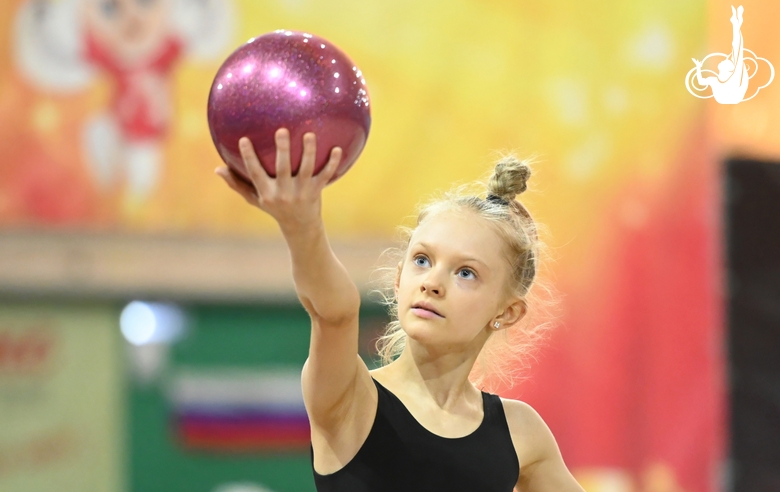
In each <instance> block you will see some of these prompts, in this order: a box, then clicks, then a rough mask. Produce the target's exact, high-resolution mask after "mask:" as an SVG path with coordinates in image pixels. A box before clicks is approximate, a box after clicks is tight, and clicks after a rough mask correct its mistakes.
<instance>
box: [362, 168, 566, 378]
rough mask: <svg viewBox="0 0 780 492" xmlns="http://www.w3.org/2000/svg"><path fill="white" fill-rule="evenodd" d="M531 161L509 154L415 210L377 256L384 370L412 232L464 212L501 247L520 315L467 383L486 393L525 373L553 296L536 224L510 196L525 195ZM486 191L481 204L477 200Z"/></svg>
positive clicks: (399, 346) (393, 343)
mask: <svg viewBox="0 0 780 492" xmlns="http://www.w3.org/2000/svg"><path fill="white" fill-rule="evenodd" d="M533 163H534V159H533V158H531V159H526V160H519V159H517V157H515V156H514V155H512V154H509V155H505V156H503V157H501V158H500V159H499V160H498V161H497V163H496V164H495V168H494V169H493V172H492V174H491V176H490V178H489V179H488V180H487V183H485V182H484V181H477V182H475V183H471V184H467V185H461V186H458V187H455V188H454V189H452V190H450V191H447V192H445V193H444V194H443V195H441V196H439V197H437V198H434V199H433V200H432V201H430V202H428V203H426V204H424V205H422V206H421V207H420V208H419V209H418V215H417V221H416V225H415V227H414V228H409V227H403V226H402V227H400V228H399V232H400V238H399V241H400V242H399V245H398V246H397V247H395V248H390V249H388V250H386V251H385V252H384V253H383V257H384V258H386V259H387V260H388V265H387V266H384V267H380V268H378V269H377V270H376V272H375V273H377V274H378V277H377V282H378V283H379V288H378V289H377V290H375V291H374V292H377V293H379V294H380V296H381V297H380V302H381V303H382V304H384V305H385V307H386V308H387V310H388V314H389V315H390V318H391V321H390V322H389V323H388V325H387V326H386V328H385V330H384V334H383V335H382V336H381V337H379V339H378V340H377V343H376V347H377V352H378V354H379V357H380V361H381V363H382V364H389V363H390V362H392V361H393V360H395V358H396V357H398V356H399V355H400V354H401V352H402V351H403V349H404V347H405V346H406V333H405V332H404V331H403V329H402V328H401V323H400V321H399V320H398V300H397V299H396V296H395V289H394V283H395V279H396V276H397V274H398V268H399V267H398V264H399V262H401V261H403V258H404V257H405V255H406V250H407V248H408V246H409V241H410V239H411V236H412V234H413V233H414V230H415V229H416V228H417V227H418V226H419V225H420V224H422V223H423V222H424V221H425V220H426V219H428V218H429V217H432V216H434V215H436V214H439V213H441V212H444V211H468V212H472V213H474V214H476V215H477V216H478V217H481V218H483V219H485V220H487V221H489V223H490V224H492V225H493V226H494V227H495V229H496V231H497V232H498V234H499V236H500V237H501V238H502V239H503V241H504V244H505V246H506V249H505V251H506V253H507V255H506V259H507V261H508V264H509V266H510V267H511V270H512V274H511V275H510V277H509V282H508V284H509V285H507V294H509V295H516V296H519V297H521V298H523V299H524V300H525V302H526V304H527V312H526V315H525V316H524V317H523V318H522V319H521V320H520V321H519V322H518V323H516V324H515V325H513V326H510V327H506V328H504V329H502V330H498V331H495V332H493V333H492V334H491V336H490V338H489V339H488V341H487V342H486V343H485V345H484V346H483V348H482V351H481V352H480V354H479V356H478V358H477V361H476V362H475V364H474V368H473V369H472V371H471V374H470V376H469V379H470V380H471V381H472V382H473V383H474V384H475V385H476V386H478V387H480V388H482V389H485V390H487V391H490V390H492V389H494V388H497V387H499V386H501V385H503V386H511V385H512V384H513V383H514V382H515V381H516V380H517V379H518V378H520V377H522V376H523V373H524V372H525V370H526V369H527V368H528V366H529V364H530V362H531V360H532V359H533V356H534V355H535V352H536V350H537V348H538V347H539V344H540V341H541V340H543V339H544V338H545V336H546V335H547V333H548V332H549V331H550V329H551V328H552V327H553V326H554V323H555V309H556V307H557V305H558V299H559V296H558V294H557V293H556V292H555V290H554V289H553V288H552V286H551V284H548V283H546V281H544V280H540V279H539V276H540V275H539V271H540V267H541V266H542V265H543V264H545V263H546V262H544V263H543V262H540V258H542V257H545V258H546V257H547V252H548V249H547V247H546V244H545V243H544V242H543V241H541V240H540V238H539V232H540V224H538V223H536V222H535V221H534V219H533V218H532V217H531V214H530V213H529V212H528V210H526V208H525V207H524V206H523V205H522V204H521V203H520V202H519V201H517V200H516V199H515V196H516V195H518V194H520V193H523V192H524V191H526V189H527V181H528V179H529V178H530V176H531V167H530V165H531V164H533ZM485 188H487V196H486V198H484V199H483V198H479V197H478V196H477V195H478V194H480V192H482V191H484V190H485Z"/></svg>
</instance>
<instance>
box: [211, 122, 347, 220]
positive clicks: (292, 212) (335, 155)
mask: <svg viewBox="0 0 780 492" xmlns="http://www.w3.org/2000/svg"><path fill="white" fill-rule="evenodd" d="M274 138H275V141H276V178H272V177H270V176H269V175H268V173H266V171H265V169H264V168H263V166H262V165H261V164H260V161H259V159H258V158H257V154H255V150H254V148H253V147H252V142H251V141H250V140H249V139H248V138H246V137H242V138H241V139H240V140H239V141H238V147H239V150H240V151H241V157H242V158H243V160H244V166H246V170H247V173H248V174H249V177H250V178H251V179H252V184H251V185H250V184H248V183H246V182H245V181H244V180H242V179H240V178H239V177H238V176H237V175H236V174H235V173H234V172H233V171H232V170H231V169H229V168H228V167H226V166H223V167H219V168H217V169H216V170H215V173H216V174H218V175H219V176H220V177H221V178H222V179H224V180H225V182H226V183H227V184H228V186H230V188H232V189H233V190H234V191H236V192H237V193H238V194H239V195H241V196H242V197H243V198H244V200H246V201H247V203H249V204H250V205H253V206H255V207H258V208H259V209H261V210H263V211H264V212H266V213H268V214H269V215H271V216H272V217H273V218H274V219H276V221H277V222H278V223H279V226H280V227H281V229H282V232H288V231H296V230H300V229H302V228H306V227H307V226H310V225H312V224H315V223H316V222H317V221H319V220H321V208H322V189H323V188H325V185H327V184H328V181H330V179H331V178H332V177H333V175H334V174H335V173H336V169H338V166H339V162H340V161H341V155H342V152H341V148H339V147H334V148H333V150H331V152H330V159H329V160H328V163H327V164H326V165H325V167H324V168H323V169H322V170H321V171H320V173H319V174H318V175H316V176H313V173H314V159H315V156H316V154H317V138H316V136H315V135H314V133H306V134H305V135H304V136H303V155H302V156H301V165H300V167H299V168H298V174H297V175H296V176H292V171H291V169H292V168H291V165H290V132H289V131H287V129H285V128H280V129H279V130H277V131H276V134H275V135H274Z"/></svg>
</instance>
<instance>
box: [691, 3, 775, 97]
mask: <svg viewBox="0 0 780 492" xmlns="http://www.w3.org/2000/svg"><path fill="white" fill-rule="evenodd" d="M744 11H745V9H744V8H742V6H741V5H740V6H739V8H738V9H736V10H734V7H733V6H732V7H731V19H730V20H731V26H732V32H733V36H732V40H731V54H729V55H726V54H725V53H712V54H709V55H707V56H706V57H705V58H704V59H703V60H702V61H698V60H697V59H696V58H692V60H693V63H695V64H696V66H695V67H693V68H692V69H691V70H690V71H689V72H688V74H687V75H686V76H685V88H686V89H688V92H690V93H691V94H693V95H694V96H696V97H698V98H700V99H707V98H710V97H714V98H715V100H716V101H717V102H719V103H720V104H739V103H741V102H742V101H749V100H750V99H753V98H754V97H755V96H756V94H758V91H760V90H761V89H763V88H764V87H766V86H768V85H769V84H770V83H772V80H773V79H774V78H775V67H773V66H772V64H771V63H769V60H767V59H766V58H761V57H760V56H757V55H756V54H755V53H753V52H752V51H750V50H749V49H747V48H745V46H744V42H743V40H742V32H741V31H740V28H741V27H742V12H744ZM745 52H747V53H750V55H752V56H745ZM710 57H720V58H723V60H722V61H721V62H720V63H718V73H717V74H716V73H715V72H714V71H713V70H707V69H704V70H703V69H702V68H701V67H702V65H703V64H704V62H706V61H707V59H708V58H710ZM758 60H762V61H764V62H766V64H767V65H768V66H769V71H770V75H769V81H767V83H766V84H764V85H762V86H760V87H758V88H757V89H756V90H755V92H754V93H753V94H751V95H750V97H747V98H746V97H745V94H746V93H747V90H748V83H749V82H750V79H752V78H753V77H754V76H755V75H756V73H757V72H758ZM751 64H752V66H750V65H751ZM702 73H710V74H712V75H714V76H710V77H702ZM694 74H695V78H694ZM707 87H710V88H712V94H710V95H708V96H700V95H699V94H696V93H695V92H694V91H693V90H695V91H697V92H703V91H705V90H706V89H707ZM691 88H693V90H691Z"/></svg>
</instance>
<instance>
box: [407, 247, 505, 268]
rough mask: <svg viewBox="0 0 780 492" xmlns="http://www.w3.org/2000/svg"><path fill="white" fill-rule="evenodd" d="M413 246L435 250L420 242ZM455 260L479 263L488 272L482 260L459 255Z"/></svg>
mask: <svg viewBox="0 0 780 492" xmlns="http://www.w3.org/2000/svg"><path fill="white" fill-rule="evenodd" d="M414 246H422V247H423V248H425V249H435V248H431V247H430V246H429V245H428V244H427V243H424V242H422V241H421V242H419V243H417V244H415V245H414ZM455 259H457V260H461V261H473V262H475V263H480V264H482V265H483V266H484V267H485V268H487V269H488V270H490V267H489V266H488V265H487V263H485V262H484V261H482V260H480V259H478V258H474V257H472V256H460V255H458V256H456V257H455Z"/></svg>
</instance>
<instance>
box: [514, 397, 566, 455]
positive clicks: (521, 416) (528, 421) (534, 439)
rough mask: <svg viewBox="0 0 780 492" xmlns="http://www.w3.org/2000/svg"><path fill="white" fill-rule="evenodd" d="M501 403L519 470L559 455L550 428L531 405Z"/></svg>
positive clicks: (515, 401) (520, 402) (518, 402)
mask: <svg viewBox="0 0 780 492" xmlns="http://www.w3.org/2000/svg"><path fill="white" fill-rule="evenodd" d="M501 402H502V403H503V406H504V414H505V415H506V422H507V425H508V426H509V433H510V434H511V436H512V442H513V444H514V446H515V450H516V451H517V458H518V460H519V461H520V467H521V469H522V468H524V467H527V466H529V465H532V464H534V463H537V462H539V461H542V460H545V459H547V458H550V457H553V456H558V455H560V451H559V450H558V444H557V443H556V442H555V437H553V434H552V432H551V431H550V428H549V427H548V426H547V423H545V421H544V419H542V417H541V415H539V413H538V412H537V411H536V410H534V408H533V407H532V406H531V405H529V404H528V403H526V402H524V401H520V400H513V399H510V398H501Z"/></svg>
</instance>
